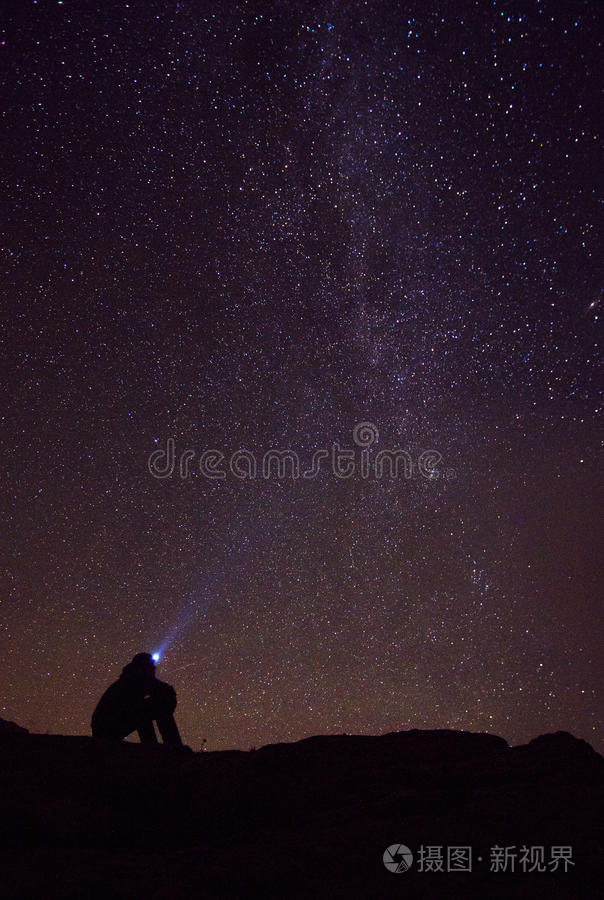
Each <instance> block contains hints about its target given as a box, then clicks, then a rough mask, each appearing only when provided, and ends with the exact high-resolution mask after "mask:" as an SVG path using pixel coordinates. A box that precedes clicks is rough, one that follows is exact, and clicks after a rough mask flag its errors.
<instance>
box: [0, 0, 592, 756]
mask: <svg viewBox="0 0 604 900" xmlns="http://www.w3.org/2000/svg"><path fill="white" fill-rule="evenodd" d="M599 7H600V4H599V3H596V2H593V3H592V2H572V3H571V2H546V0H543V2H539V0H535V2H532V0H531V2H505V3H503V2H493V3H476V4H475V3H469V2H443V3H433V2H422V3H405V4H398V3H394V2H372V0H370V2H368V3H362V2H350V3H336V2H332V3H327V4H315V3H307V4H305V3H298V4H296V3H293V4H290V3H284V2H280V3H259V2H253V0H252V2H248V3H232V4H230V3H229V4H226V3H225V4H216V3H212V4H210V3H193V2H186V0H184V2H178V3H174V2H167V3H159V2H145V3H142V2H141V3H138V2H134V3H130V4H126V3H116V2H106V3H103V4H102V5H95V4H93V3H89V2H75V0H73V2H72V0H65V2H59V3H57V2H46V0H40V2H33V3H32V2H25V3H23V4H21V5H19V7H18V11H17V12H14V13H13V14H12V16H11V15H9V17H8V21H7V24H6V27H5V29H4V31H3V33H2V48H1V49H2V53H3V55H4V67H3V72H4V75H3V87H4V89H5V97H6V100H5V114H4V124H5V126H6V128H5V137H4V154H3V156H4V176H3V195H4V208H5V210H6V215H5V216H4V220H5V225H4V227H3V241H2V245H3V250H4V252H3V259H4V263H3V268H4V277H3V297H4V301H3V308H4V310H5V311H6V325H5V328H4V330H3V331H4V334H3V348H4V351H5V358H6V359H7V363H8V365H7V369H6V370H5V371H6V374H7V378H6V386H5V388H4V391H3V401H4V402H3V434H4V453H3V460H4V465H5V485H6V487H5V491H4V492H3V500H2V507H3V508H2V521H3V524H4V528H3V538H2V545H3V551H2V562H3V565H2V571H3V579H2V582H3V590H2V595H1V606H0V653H1V658H2V666H1V671H0V685H1V692H0V716H2V717H4V718H8V719H13V720H15V721H18V722H19V723H20V724H22V725H25V726H27V727H29V728H31V729H34V730H39V731H46V730H49V731H58V732H63V733H89V720H90V714H91V712H92V709H93V707H94V705H95V703H96V700H97V699H98V696H99V695H100V693H101V692H102V690H103V689H104V688H105V687H106V686H107V684H108V683H109V682H110V681H112V680H113V679H114V678H115V677H117V675H118V674H119V672H120V670H121V667H122V666H123V665H124V664H125V663H126V662H128V660H129V659H130V658H131V657H132V655H133V654H134V653H136V652H139V651H149V652H154V651H158V652H162V653H163V656H162V659H161V662H160V667H159V670H158V674H159V675H160V677H162V678H164V679H165V680H167V681H169V682H171V683H173V684H174V686H175V687H176V689H177V692H178V696H179V709H178V719H179V724H180V727H181V731H182V733H183V736H184V738H185V740H186V741H187V742H188V743H190V744H191V745H192V746H193V747H194V748H196V749H197V748H198V747H199V746H200V745H201V741H202V739H203V738H206V739H207V744H208V747H209V748H210V749H215V748H225V747H241V748H244V749H247V748H248V747H249V746H260V745H261V744H266V743H269V742H274V741H287V740H295V739H298V738H301V737H304V736H307V735H310V734H318V733H334V732H344V731H346V732H349V733H354V732H357V733H384V732H386V731H392V730H401V729H408V728H459V729H468V730H475V731H491V732H494V733H497V734H500V735H502V736H504V737H505V738H506V739H508V740H509V741H510V742H513V743H517V742H520V741H524V740H528V739H530V738H531V737H534V736H535V735H537V734H539V733H542V732H544V731H552V730H557V729H566V730H569V731H572V732H573V733H575V734H576V735H577V736H580V737H584V738H586V739H587V740H589V741H590V742H592V743H593V744H594V745H595V746H599V747H600V748H601V746H602V739H603V733H602V722H601V709H602V706H601V698H600V697H598V694H597V689H598V686H599V685H601V684H602V682H603V679H604V672H603V668H604V665H603V657H602V651H601V643H602V640H601V627H602V624H603V619H602V606H601V592H600V593H598V580H599V568H600V567H599V553H598V548H599V541H598V533H599V519H600V516H599V509H600V507H601V498H599V497H598V492H597V491H598V485H599V484H600V483H601V478H600V466H599V465H598V463H599V456H598V451H599V449H600V447H599V444H600V437H599V432H598V431H597V428H596V416H597V412H598V404H599V401H600V397H601V393H600V392H599V391H598V374H599V373H600V372H601V369H599V368H598V366H599V365H600V363H601V357H600V355H599V350H598V338H599V330H600V327H601V321H600V314H601V303H600V298H601V288H602V283H601V277H602V276H601V271H600V262H599V258H598V257H599V253H598V251H599V250H600V246H601V218H600V215H601V214H600V213H599V212H597V209H598V207H597V197H596V187H597V184H598V181H597V173H598V170H599V168H600V167H601V157H600V155H599V146H598V142H597V140H596V126H597V122H598V107H597V96H598V92H599V88H600V87H601V85H600V82H599V78H598V64H597V62H596V58H597V57H596V53H597V44H598V38H599V34H600V33H601V26H602V21H601V17H600V13H599ZM362 423H366V425H365V428H366V429H367V428H369V429H370V430H369V432H367V431H366V432H364V433H366V434H371V435H372V440H371V442H370V443H368V444H367V443H366V444H365V445H363V444H362V443H360V442H359V440H358V437H359V433H360V432H359V430H357V431H355V429H356V428H357V426H358V425H361V424H362ZM355 436H356V438H357V440H355ZM170 442H171V443H170ZM334 445H337V447H339V448H340V450H341V451H349V452H348V454H347V455H345V456H344V457H343V461H345V460H346V459H347V460H348V461H349V462H352V463H354V466H355V469H354V472H352V474H351V475H350V477H342V473H341V472H338V471H334V464H333V452H334ZM170 447H172V448H173V449H174V453H173V457H174V459H173V463H174V464H173V465H172V464H171V462H170V459H169V452H168V451H169V448H170ZM212 450H213V451H216V452H215V454H214V456H211V455H209V454H208V451H212ZM271 450H276V451H291V453H292V454H296V457H295V458H296V459H297V460H298V461H299V472H298V477H297V478H294V477H293V476H292V468H291V467H290V464H291V460H292V457H290V460H289V461H288V462H284V463H283V465H284V471H282V472H281V473H279V472H278V465H277V463H278V460H276V459H273V463H274V465H271V466H270V467H269V471H267V472H263V461H264V460H265V459H266V457H265V454H266V453H267V452H268V451H271ZM319 450H325V456H323V457H321V459H320V465H319V466H318V467H317V468H318V471H317V472H314V473H313V477H308V472H309V471H311V470H312V467H313V458H314V454H316V453H317V451H319ZM396 450H401V451H405V453H406V454H408V459H409V460H410V461H411V463H412V471H411V472H407V473H406V475H405V474H404V473H402V471H401V470H399V471H398V473H397V472H396V471H394V470H391V469H390V468H389V466H390V463H388V464H387V465H386V464H385V465H384V466H383V471H382V472H381V474H380V473H379V471H378V468H377V467H376V461H377V457H378V454H379V453H380V452H382V451H386V455H387V453H394V451H396ZM238 451H246V452H245V453H239V454H238V455H237V456H236V457H235V459H234V458H233V455H234V454H237V452H238ZM426 451H433V453H432V455H431V456H430V457H424V459H430V460H431V462H430V464H429V465H428V466H427V467H426V466H424V468H423V470H422V467H421V465H420V463H419V460H420V459H421V458H422V454H425V452H426ZM154 453H155V456H154V457H152V454H154ZM327 454H330V456H329V457H328V455H327ZM400 459H402V457H399V461H400ZM382 460H383V461H384V460H385V456H384V454H383V453H382ZM343 464H344V463H343ZM254 465H255V466H256V470H255V472H254ZM162 466H163V469H162V468H161V467H162ZM238 466H239V468H238ZM362 466H364V468H362ZM216 472H218V473H219V474H220V473H221V474H222V475H223V476H224V477H219V476H218V477H217V476H216V475H215V473H216ZM242 472H243V474H245V475H247V476H248V477H242ZM305 473H306V475H305ZM159 475H161V476H162V477H158V476H159ZM265 475H268V477H265Z"/></svg>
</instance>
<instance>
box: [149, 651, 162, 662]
mask: <svg viewBox="0 0 604 900" xmlns="http://www.w3.org/2000/svg"><path fill="white" fill-rule="evenodd" d="M151 659H152V660H153V662H159V661H160V659H161V654H160V653H152V654H151Z"/></svg>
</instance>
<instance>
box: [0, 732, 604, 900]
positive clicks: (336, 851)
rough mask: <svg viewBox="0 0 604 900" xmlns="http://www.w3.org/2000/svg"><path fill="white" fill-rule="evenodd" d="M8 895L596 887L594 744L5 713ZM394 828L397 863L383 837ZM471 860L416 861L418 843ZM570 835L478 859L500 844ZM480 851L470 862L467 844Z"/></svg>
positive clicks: (534, 893)
mask: <svg viewBox="0 0 604 900" xmlns="http://www.w3.org/2000/svg"><path fill="white" fill-rule="evenodd" d="M0 738H1V740H0V797H1V798H2V816H1V817H0V838H1V844H0V846H2V848H3V851H2V858H1V859H2V871H3V888H2V896H3V897H28V898H31V897H38V896H40V897H42V896H44V897H48V896H61V897H62V898H65V900H68V898H72V897H73V898H75V897H86V898H96V897H98V898H101V897H103V898H106V897H107V896H115V897H133V898H134V897H136V898H138V897H142V896H144V897H145V898H171V897H178V898H181V897H185V898H186V897H196V898H197V897H202V896H203V897H229V898H230V897H254V896H258V897H260V896H262V897H271V896H275V897H288V898H289V897H323V896H330V897H332V896H333V897H373V896H376V897H377V896H380V897H382V896H384V897H389V896H391V895H392V896H393V897H394V896H396V897H401V896H405V897H440V896H443V897H445V896H446V897H462V896H463V897H469V898H472V897H476V898H479V897H480V898H483V897H487V896H488V897H506V898H507V897H531V898H540V897H544V898H545V897H548V898H550V897H566V896H568V897H569V898H570V897H573V898H581V897H593V896H595V888H594V885H596V884H597V883H598V881H599V879H600V873H601V870H602V864H603V862H604V859H603V856H602V838H603V826H602V816H601V810H602V808H603V801H604V759H602V757H601V756H599V754H597V753H595V751H594V750H593V749H592V748H591V747H590V746H589V744H587V743H586V742H585V741H581V740H578V739H577V738H574V737H573V736H572V735H570V734H567V733H566V732H557V733H556V734H551V735H542V736H541V737H539V738H536V739H535V740H533V741H531V742H530V743H529V744H527V745H525V746H523V747H513V748H510V747H509V746H508V745H507V743H506V741H504V740H503V739H502V738H499V737H496V736H494V735H489V734H472V733H469V732H456V731H417V730H413V731H407V732H398V733H397V732H394V733H392V734H386V735H382V736H379V737H370V736H362V735H325V736H317V737H312V738H307V739H305V740H302V741H298V742H297V743H293V744H273V745H269V746H266V747H262V748H260V749H259V750H256V751H255V752H253V753H252V752H248V753H245V752H242V751H223V752H214V753H212V752H204V753H167V752H165V750H164V749H163V748H162V747H161V745H158V746H143V745H140V744H130V743H112V742H105V741H95V740H93V739H92V738H87V737H64V736H60V735H34V734H31V735H30V734H29V733H28V732H27V731H26V730H25V729H20V728H19V727H18V726H12V727H11V723H6V724H5V723H1V724H0ZM393 843H397V844H398V843H404V844H406V845H407V846H409V847H410V848H412V850H413V851H414V853H415V856H416V860H415V863H414V866H413V867H412V868H411V869H410V870H409V871H408V872H406V873H403V874H400V875H395V874H392V873H390V872H388V871H387V870H386V868H385V867H384V865H383V862H382V855H383V853H384V850H385V849H386V848H387V847H388V846H389V845H391V844H393ZM422 845H423V846H424V847H426V846H436V847H443V848H444V851H443V852H444V853H446V847H447V846H464V845H467V846H471V847H472V848H473V853H474V864H473V871H472V872H469V873H468V872H466V873H462V872H449V873H447V872H446V871H445V872H420V871H418V865H417V855H418V851H419V849H420V847H421V846H422ZM496 845H497V846H503V847H505V846H515V847H516V849H517V851H518V853H519V852H520V848H521V847H522V846H523V845H526V846H543V847H544V848H545V851H546V856H547V854H549V853H550V850H551V847H552V846H569V847H571V848H572V854H573V862H574V865H573V866H572V867H570V870H569V871H568V872H566V873H564V872H552V871H545V872H541V873H536V872H533V873H530V872H522V871H516V872H515V873H511V872H506V873H499V874H495V873H492V872H490V867H489V856H490V852H491V848H492V847H494V846H496ZM478 856H482V862H479V861H478Z"/></svg>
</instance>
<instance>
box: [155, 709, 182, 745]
mask: <svg viewBox="0 0 604 900" xmlns="http://www.w3.org/2000/svg"><path fill="white" fill-rule="evenodd" d="M155 721H156V722H157V727H158V728H159V733H160V734H161V738H162V741H163V742H164V744H169V745H170V746H172V747H182V739H181V737H180V733H179V731H178V726H177V724H176V722H175V721H174V716H173V715H172V713H171V712H167V711H166V712H162V713H159V714H158V715H157V716H156V717H155Z"/></svg>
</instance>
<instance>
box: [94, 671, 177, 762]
mask: <svg viewBox="0 0 604 900" xmlns="http://www.w3.org/2000/svg"><path fill="white" fill-rule="evenodd" d="M175 709H176V691H175V690H174V688H173V687H172V685H170V684H166V682H165V681H160V680H159V678H156V677H155V663H154V662H153V658H152V657H151V654H150V653H137V654H136V656H135V657H134V658H133V660H132V662H130V663H128V665H127V666H124V668H123V670H122V674H121V675H120V677H119V679H118V680H117V681H115V682H114V683H113V684H112V685H110V686H109V687H108V688H107V690H106V691H105V693H104V694H103V696H102V697H101V699H100V700H99V702H98V704H97V707H96V709H95V711H94V713H93V714H92V734H93V737H97V738H109V739H112V740H116V741H121V740H123V739H124V738H125V737H127V736H128V735H129V734H131V733H132V732H133V731H138V736H139V738H140V740H141V742H142V743H143V744H156V743H157V742H158V741H157V734H156V733H155V726H154V724H153V723H154V722H157V727H158V728H159V733H160V734H161V737H162V740H163V742H164V744H167V745H170V746H173V747H181V746H182V741H181V739H180V734H179V733H178V728H177V725H176V722H175V721H174V710H175Z"/></svg>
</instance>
